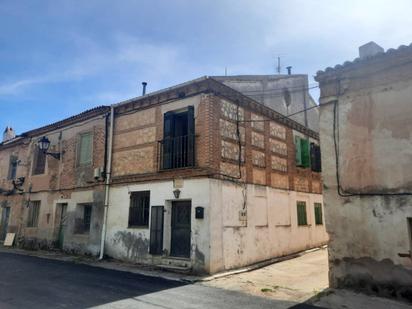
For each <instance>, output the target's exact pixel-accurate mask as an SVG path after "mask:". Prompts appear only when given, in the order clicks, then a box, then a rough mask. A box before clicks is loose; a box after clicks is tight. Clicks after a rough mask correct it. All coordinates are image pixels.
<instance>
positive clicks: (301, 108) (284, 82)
mask: <svg viewBox="0 0 412 309" xmlns="http://www.w3.org/2000/svg"><path fill="white" fill-rule="evenodd" d="M213 78H214V79H216V80H218V81H220V82H222V83H223V84H225V85H227V86H229V87H231V88H233V89H235V90H237V91H239V92H241V93H243V94H244V95H246V96H248V97H250V98H252V99H253V100H255V101H257V102H259V103H262V104H264V105H266V106H267V107H270V108H271V109H273V110H275V111H277V112H279V113H281V114H282V115H286V116H289V115H290V116H289V118H290V119H292V120H295V121H296V122H299V123H300V124H302V125H304V126H305V127H308V128H309V129H312V130H313V131H316V132H318V131H319V112H318V109H317V108H316V106H317V104H316V102H315V100H314V99H313V98H312V96H311V95H310V93H309V90H310V89H311V88H315V87H317V86H313V87H309V82H308V76H307V75H306V74H286V75H284V74H278V75H238V76H213Z"/></svg>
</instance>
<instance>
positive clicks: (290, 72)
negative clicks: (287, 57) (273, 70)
mask: <svg viewBox="0 0 412 309" xmlns="http://www.w3.org/2000/svg"><path fill="white" fill-rule="evenodd" d="M286 69H287V70H288V75H292V67H291V66H288V67H286Z"/></svg>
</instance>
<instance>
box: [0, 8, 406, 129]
mask: <svg viewBox="0 0 412 309" xmlns="http://www.w3.org/2000/svg"><path fill="white" fill-rule="evenodd" d="M411 12H412V1H411V0H399V1H398V0H392V1H379V0H371V1H368V0H344V1H337V0H334V1H331V0H319V1H316V0H302V1H298V0H288V1H277V0H271V1H265V0H254V1H250V0H249V1H243V0H233V1H232V0H219V1H218V0H216V1H212V0H209V1H202V0H196V1H195V0H180V1H178V0H164V1H156V0H147V1H145V0H140V1H137V0H136V1H131V0H130V1H128V0H122V1H103V0H87V1H80V0H79V1H75V0H72V1H59V0H53V1H34V0H32V1H25V0H19V1H15V0H12V1H6V0H0V57H1V58H0V59H1V62H0V128H4V127H5V126H6V125H10V126H12V127H13V128H15V129H16V131H17V133H22V132H24V131H27V130H30V129H33V128H36V127H39V126H42V125H45V124H48V123H51V122H54V121H57V120H60V119H63V118H65V117H68V116H70V115H73V114H76V113H79V112H81V111H83V110H85V109H88V108H91V107H94V106H98V105H102V104H111V103H116V102H119V101H121V100H124V99H128V98H131V97H135V96H137V95H140V93H141V82H142V81H147V82H148V91H149V92H150V91H154V90H158V89H161V88H164V87H169V86H173V85H175V84H177V83H180V82H184V81H187V80H190V79H194V78H197V77H200V76H204V75H224V73H225V67H227V70H228V74H229V75H231V74H273V73H274V72H275V62H276V58H277V56H278V55H280V56H281V61H282V65H283V66H284V67H285V66H287V65H291V66H293V69H292V70H293V73H304V74H308V75H309V77H310V80H309V82H310V83H311V84H312V83H314V81H313V76H314V75H315V74H316V71H318V70H320V69H324V68H326V67H327V66H334V65H335V64H338V63H343V62H344V61H346V60H353V59H354V58H356V57H357V53H358V46H360V45H362V44H364V43H367V42H369V41H371V40H373V41H375V42H377V43H378V44H380V45H381V46H382V47H384V48H385V50H386V49H388V48H392V47H394V48H397V47H398V46H399V45H401V44H405V45H409V44H410V43H411V42H412V18H411V16H410V14H411ZM315 95H316V93H315ZM315 99H318V98H317V97H315Z"/></svg>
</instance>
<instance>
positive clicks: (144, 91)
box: [142, 82, 147, 95]
mask: <svg viewBox="0 0 412 309" xmlns="http://www.w3.org/2000/svg"><path fill="white" fill-rule="evenodd" d="M142 85H143V92H142V95H145V94H146V86H147V83H146V82H142Z"/></svg>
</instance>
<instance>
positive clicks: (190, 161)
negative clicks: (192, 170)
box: [158, 134, 195, 170]
mask: <svg viewBox="0 0 412 309" xmlns="http://www.w3.org/2000/svg"><path fill="white" fill-rule="evenodd" d="M158 153H159V170H170V169H177V168H185V167H194V166H195V135H194V134H192V135H183V136H176V137H167V138H165V139H163V140H161V141H159V145H158Z"/></svg>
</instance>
